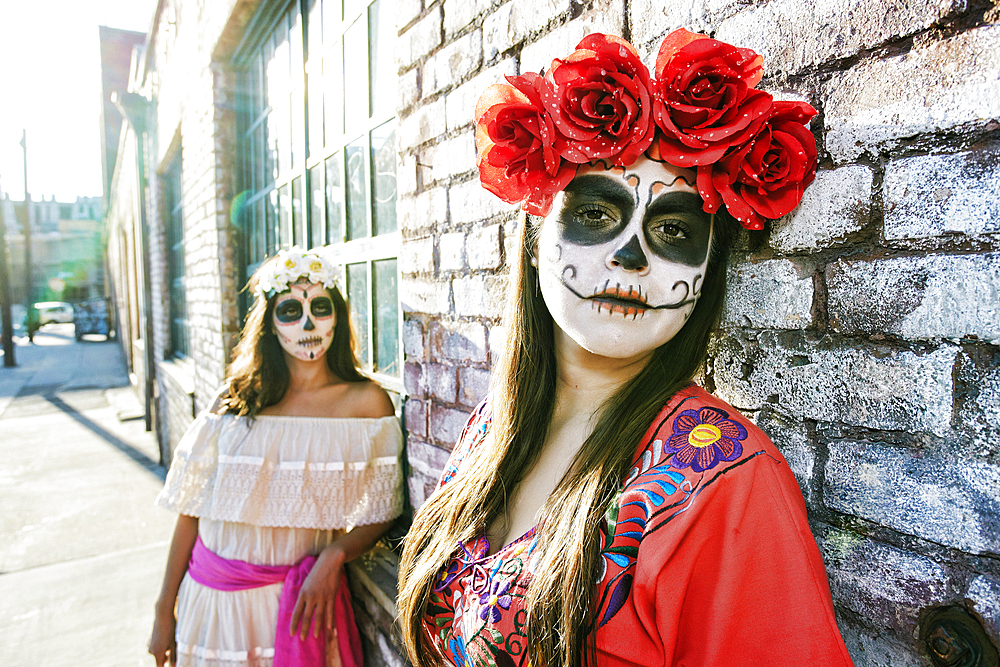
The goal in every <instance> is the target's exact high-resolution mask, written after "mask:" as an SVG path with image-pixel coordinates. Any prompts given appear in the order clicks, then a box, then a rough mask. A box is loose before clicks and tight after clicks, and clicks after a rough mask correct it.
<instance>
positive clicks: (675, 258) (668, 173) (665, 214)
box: [537, 157, 713, 358]
mask: <svg viewBox="0 0 1000 667" xmlns="http://www.w3.org/2000/svg"><path fill="white" fill-rule="evenodd" d="M712 224H713V218H712V216H711V215H709V214H707V213H705V212H704V211H702V200H701V197H699V196H698V194H697V191H696V190H695V174H694V172H693V171H690V170H686V169H681V168H678V167H673V166H671V165H668V164H666V163H663V162H656V161H654V160H650V159H648V158H646V157H642V158H640V159H639V160H638V161H637V162H636V163H635V164H633V165H632V166H631V167H628V168H622V167H614V168H608V167H605V166H604V165H598V166H596V167H590V168H587V169H581V170H580V171H579V172H578V175H577V176H576V178H574V179H573V181H572V182H571V183H570V184H569V185H568V186H567V187H566V189H565V190H564V191H563V192H561V193H559V195H557V197H556V200H555V202H554V206H553V209H552V212H551V213H550V214H549V215H548V217H546V218H545V221H544V222H543V223H542V229H541V233H540V235H539V239H538V248H537V252H538V272H539V286H540V288H541V292H542V296H543V297H544V299H545V303H546V305H547V306H548V308H549V312H551V313H552V317H553V319H554V320H555V323H556V324H557V325H558V326H559V328H560V329H562V330H563V331H564V332H565V333H566V334H567V335H568V336H569V337H570V338H572V339H573V340H574V341H575V342H576V343H577V344H579V345H580V346H581V347H583V348H584V349H586V350H589V351H590V352H593V353H594V354H599V355H602V356H607V357H614V358H629V357H632V356H636V355H639V354H642V353H645V352H652V350H654V349H655V348H657V347H659V346H660V345H663V344H664V343H666V342H667V341H669V340H670V339H671V338H673V337H674V336H675V335H676V334H677V332H678V331H680V330H681V328H682V327H683V326H684V323H685V322H686V321H687V318H688V317H689V316H690V315H691V312H692V311H693V310H694V307H695V304H696V303H697V301H698V297H699V295H700V294H701V286H702V283H703V282H704V279H705V269H706V267H707V265H708V254H709V248H710V246H711V240H712Z"/></svg>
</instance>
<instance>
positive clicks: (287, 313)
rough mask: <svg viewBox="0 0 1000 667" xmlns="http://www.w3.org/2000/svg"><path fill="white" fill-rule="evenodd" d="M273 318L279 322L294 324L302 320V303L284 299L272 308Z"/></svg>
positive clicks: (296, 300)
mask: <svg viewBox="0 0 1000 667" xmlns="http://www.w3.org/2000/svg"><path fill="white" fill-rule="evenodd" d="M274 317H275V319H277V320H278V321H279V322H284V323H286V324H287V323H289V322H295V321H297V320H299V319H301V318H302V302H301V301H299V300H298V299H286V300H284V301H282V302H281V303H279V304H278V305H277V306H275V307H274Z"/></svg>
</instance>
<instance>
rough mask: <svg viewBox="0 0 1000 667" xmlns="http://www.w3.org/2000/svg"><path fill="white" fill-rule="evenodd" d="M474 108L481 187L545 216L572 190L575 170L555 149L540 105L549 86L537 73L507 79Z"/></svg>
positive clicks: (550, 125) (551, 129)
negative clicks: (555, 200) (560, 194)
mask: <svg viewBox="0 0 1000 667" xmlns="http://www.w3.org/2000/svg"><path fill="white" fill-rule="evenodd" d="M507 81H509V82H510V84H511V85H507V84H503V83H497V84H494V85H492V86H490V87H489V88H487V89H486V91H485V92H484V93H483V94H482V96H480V98H479V102H478V103H477V104H476V112H475V117H476V152H477V154H478V160H477V161H478V165H479V180H480V182H482V184H483V187H485V188H486V189H487V190H489V191H490V192H492V193H493V194H495V195H496V196H498V197H500V199H503V200H504V201H505V202H508V203H511V204H522V205H523V207H524V209H525V210H526V211H527V212H528V213H532V214H534V215H546V214H547V213H548V212H549V209H550V208H551V206H552V199H553V197H554V196H555V194H556V193H557V192H559V191H560V190H562V189H563V188H565V187H566V186H567V185H569V182H570V181H571V180H573V176H574V175H576V165H575V164H568V163H566V162H565V161H563V160H562V158H560V157H559V154H558V153H557V152H556V151H555V150H554V148H553V142H554V140H555V137H556V131H555V126H554V125H553V123H552V119H551V118H549V116H548V114H547V113H545V109H544V108H543V106H542V101H541V100H542V95H543V94H550V91H549V88H548V83H547V82H546V81H545V79H544V78H543V77H541V76H540V75H538V74H535V73H531V72H529V73H527V74H524V75H523V76H518V77H510V76H509V77H507Z"/></svg>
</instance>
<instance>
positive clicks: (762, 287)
mask: <svg viewBox="0 0 1000 667" xmlns="http://www.w3.org/2000/svg"><path fill="white" fill-rule="evenodd" d="M812 300H813V282H812V276H811V275H809V274H805V275H801V274H800V271H799V270H798V269H797V268H796V266H795V264H793V263H792V262H791V261H790V260H787V259H772V260H767V261H763V262H744V263H739V264H737V263H734V264H731V265H730V267H729V286H728V289H727V292H726V309H725V311H724V312H723V316H722V319H723V324H724V325H725V326H748V327H753V328H758V329H763V328H776V329H804V328H806V327H807V326H809V324H810V323H811V322H812V316H811V314H810V309H811V308H812Z"/></svg>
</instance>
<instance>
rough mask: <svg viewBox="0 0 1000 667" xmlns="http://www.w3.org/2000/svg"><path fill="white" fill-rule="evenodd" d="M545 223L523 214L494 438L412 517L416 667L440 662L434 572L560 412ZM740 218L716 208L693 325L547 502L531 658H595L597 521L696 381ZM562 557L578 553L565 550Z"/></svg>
mask: <svg viewBox="0 0 1000 667" xmlns="http://www.w3.org/2000/svg"><path fill="white" fill-rule="evenodd" d="M541 222H542V221H541V219H535V218H533V217H530V216H524V217H522V220H521V231H520V238H519V245H520V251H519V252H518V253H517V254H516V257H515V258H514V261H513V262H512V266H511V271H510V282H509V286H508V290H509V291H508V299H507V309H506V312H505V315H504V320H505V322H506V323H507V329H508V331H507V340H506V343H505V347H504V352H503V356H502V357H501V359H500V360H499V363H498V365H497V368H496V369H495V370H494V376H493V386H492V388H491V392H490V407H491V409H492V414H493V418H492V424H491V427H490V434H489V438H490V440H491V441H490V442H489V443H487V444H485V445H483V446H480V447H478V448H477V451H474V452H472V453H470V455H469V456H470V462H469V464H468V465H467V466H463V471H462V474H461V475H458V476H457V477H455V478H454V479H453V480H452V481H451V482H450V483H449V484H447V485H446V486H445V487H444V488H443V489H441V490H439V491H438V492H437V493H435V494H434V495H432V496H431V498H430V499H428V501H427V502H426V503H425V504H424V506H423V507H422V508H421V509H420V511H419V512H417V514H416V516H415V517H414V520H413V525H412V527H411V528H410V532H409V533H408V534H407V536H406V541H405V548H404V551H403V557H402V560H401V562H400V569H399V572H400V589H399V590H400V592H399V600H398V605H397V606H398V609H399V617H400V626H401V630H402V634H403V640H404V643H405V645H406V650H407V653H408V655H409V658H410V661H411V662H412V663H413V664H414V665H428V664H436V663H444V658H443V657H442V656H439V655H438V654H437V652H436V651H435V650H434V649H433V648H432V645H431V643H430V641H429V638H428V636H427V632H426V630H425V629H424V615H425V607H426V605H427V600H428V598H429V596H430V592H431V588H432V587H433V585H434V583H435V579H436V577H437V576H438V573H439V572H440V571H441V569H442V568H444V567H445V566H446V564H447V562H448V560H449V559H450V558H451V557H452V555H453V554H454V551H455V547H456V544H457V543H459V542H465V541H467V540H469V539H471V538H472V537H474V536H475V535H477V534H479V533H480V532H481V531H483V530H485V529H486V527H487V526H488V525H489V523H490V522H491V521H492V520H493V519H494V518H495V517H497V516H501V515H502V514H503V512H504V506H505V503H506V499H507V497H508V495H509V493H512V492H513V489H514V488H515V487H516V486H517V484H518V483H519V482H520V481H521V480H522V478H523V477H524V473H525V472H527V471H529V470H531V469H532V467H533V465H534V463H535V461H536V460H537V458H538V453H539V449H540V447H539V446H538V443H541V442H543V441H544V440H545V436H546V433H547V431H548V428H549V423H550V421H551V418H552V413H553V409H554V400H555V394H556V360H555V351H554V343H553V326H554V325H553V321H552V316H551V314H550V313H549V311H548V308H547V307H546V306H545V303H544V301H543V300H542V298H541V297H540V296H538V295H537V293H536V290H535V288H534V285H535V284H537V283H536V281H537V280H538V274H537V269H535V268H534V267H533V266H531V263H530V261H529V257H530V253H531V249H532V248H533V247H534V245H535V242H536V240H537V237H538V233H539V230H540V227H541ZM734 228H735V222H733V221H732V219H731V218H729V216H728V215H724V214H723V215H716V217H715V222H714V230H713V234H712V248H711V251H710V257H709V262H708V266H707V268H706V271H705V281H704V285H703V286H702V291H701V298H700V299H699V300H698V303H697V305H696V306H695V308H694V310H693V311H692V313H691V317H690V318H689V319H688V321H687V323H686V324H685V325H684V327H683V328H682V329H681V330H680V332H679V333H678V334H677V335H676V336H674V338H672V339H671V340H670V341H668V342H667V343H665V344H664V345H662V346H661V347H659V348H657V350H656V351H655V352H654V353H653V355H652V357H651V358H650V360H649V362H648V363H647V364H646V366H645V368H643V370H642V371H640V372H639V373H638V374H637V375H636V376H635V377H634V378H633V379H632V380H630V381H629V382H627V383H625V384H624V385H622V386H621V387H620V388H619V389H618V390H617V391H616V392H615V393H614V394H613V395H612V396H611V397H609V398H608V399H607V400H606V401H605V402H604V404H603V405H601V406H600V408H599V409H598V412H597V415H596V416H597V421H596V425H595V427H594V430H593V432H592V433H591V434H590V437H588V438H587V440H586V441H585V442H584V443H583V445H582V446H581V448H580V450H579V451H578V452H577V454H576V456H575V457H574V459H573V462H572V464H571V465H570V467H569V471H568V472H567V473H566V475H565V476H564V477H563V478H562V480H561V481H560V482H559V484H558V485H557V487H556V489H555V491H554V492H553V493H552V495H551V496H550V497H549V498H548V500H547V501H546V502H545V504H544V505H543V507H542V510H541V512H540V515H541V516H543V517H545V519H544V521H542V522H541V523H540V524H539V527H538V531H537V533H536V539H537V540H538V544H537V546H536V548H535V556H534V557H535V558H537V566H536V567H535V569H534V572H533V579H532V581H531V584H530V585H529V586H528V596H527V600H526V603H527V612H528V615H527V632H526V634H527V642H526V643H527V647H526V648H525V650H527V651H530V657H531V661H532V664H535V665H544V666H546V667H580V666H581V665H587V664H594V662H595V654H596V647H595V643H594V635H593V630H594V629H595V628H594V617H595V614H596V610H595V602H594V600H593V592H594V582H595V581H597V579H598V574H599V573H600V558H601V556H600V544H599V535H598V530H599V525H600V522H601V521H602V520H603V517H604V514H605V511H606V510H607V508H608V505H609V504H610V503H611V502H612V501H613V500H614V497H615V494H616V493H617V491H618V490H619V487H620V485H621V480H622V479H623V478H624V476H625V473H626V471H627V469H628V466H629V464H630V463H631V460H632V457H633V455H634V452H635V448H636V446H637V445H638V443H639V441H640V440H641V438H642V436H643V434H644V433H645V431H646V429H647V428H648V426H649V424H650V423H651V422H652V420H653V418H654V417H655V416H656V414H657V412H659V410H660V409H661V408H662V407H663V405H664V404H665V403H666V402H667V400H669V398H670V397H671V396H672V395H673V394H675V393H676V392H677V391H678V390H680V389H682V388H683V387H684V386H685V385H686V384H687V383H688V382H690V380H691V378H692V377H693V376H694V374H695V372H696V371H697V369H698V367H699V366H700V365H701V364H702V362H703V361H704V359H705V354H706V349H707V347H708V339H709V334H710V331H711V329H712V328H713V327H714V326H715V325H716V323H717V322H718V319H719V316H720V314H721V312H722V306H723V303H724V301H725V290H726V264H727V261H728V256H729V246H730V242H731V237H732V234H733V231H734ZM567 554H577V556H576V557H575V558H574V557H567Z"/></svg>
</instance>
